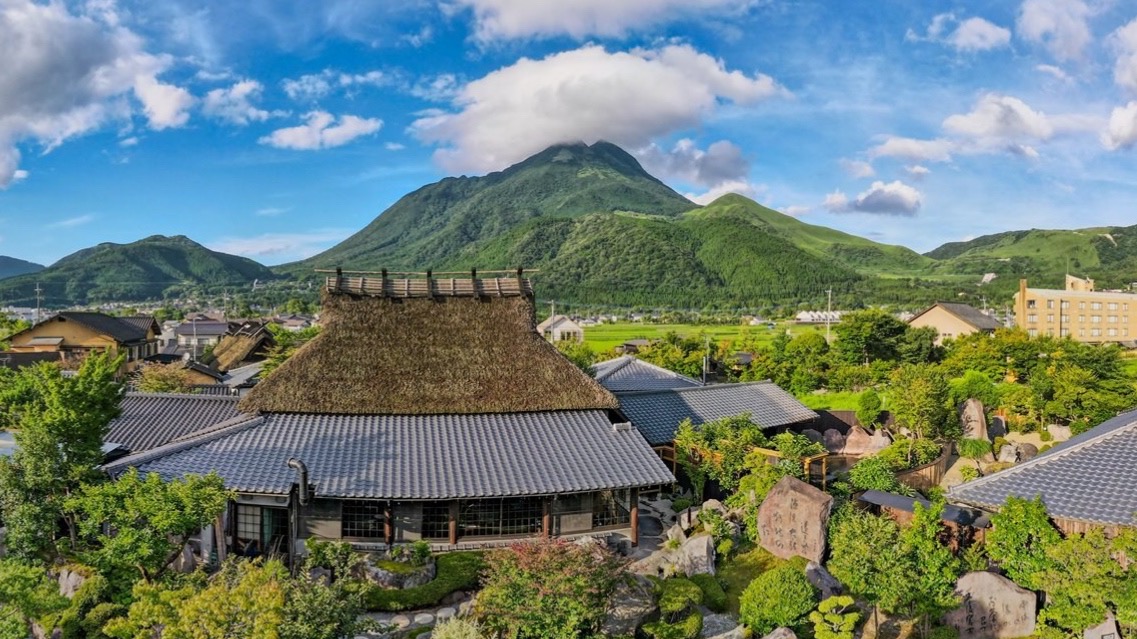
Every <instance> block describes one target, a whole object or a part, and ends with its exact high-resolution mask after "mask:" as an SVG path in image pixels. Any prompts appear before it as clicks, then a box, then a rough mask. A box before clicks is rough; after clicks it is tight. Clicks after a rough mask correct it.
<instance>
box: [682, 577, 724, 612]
mask: <svg viewBox="0 0 1137 639" xmlns="http://www.w3.org/2000/svg"><path fill="white" fill-rule="evenodd" d="M691 581H692V582H694V583H695V585H696V586H698V587H699V590H701V591H703V605H704V606H706V607H708V608H710V609H711V611H712V612H726V608H727V598H726V591H725V590H723V587H722V584H720V583H719V580H718V579H715V576H714V575H707V574H701V575H693V576H692V577H691Z"/></svg>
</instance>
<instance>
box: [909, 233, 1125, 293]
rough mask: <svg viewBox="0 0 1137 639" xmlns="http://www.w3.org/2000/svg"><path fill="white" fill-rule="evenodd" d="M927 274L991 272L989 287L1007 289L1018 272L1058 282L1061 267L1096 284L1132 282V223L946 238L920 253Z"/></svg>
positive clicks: (1038, 281)
mask: <svg viewBox="0 0 1137 639" xmlns="http://www.w3.org/2000/svg"><path fill="white" fill-rule="evenodd" d="M925 255H926V256H927V257H930V258H932V259H934V260H935V262H934V263H933V266H932V268H931V269H930V273H931V274H932V276H938V275H949V276H950V275H954V274H962V273H969V274H975V273H978V274H983V273H994V274H995V275H996V279H995V280H994V281H993V282H992V283H991V285H990V289H991V290H992V291H994V292H995V293H997V294H1009V293H1008V292H1009V291H1012V290H1015V289H1016V288H1017V286H1018V280H1019V278H1027V279H1028V280H1029V281H1030V283H1031V285H1032V286H1040V287H1059V288H1060V287H1061V286H1062V283H1063V276H1064V275H1065V274H1066V273H1071V274H1075V275H1079V276H1082V277H1092V278H1094V280H1095V281H1096V283H1097V285H1098V287H1099V288H1124V287H1127V286H1129V284H1130V283H1131V282H1137V225H1134V226H1110V227H1098V228H1086V229H1076V230H1042V229H1031V230H1029V231H1010V232H1007V233H996V234H994V235H984V236H982V237H977V238H975V239H973V240H969V241H967V242H950V243H948V244H944V245H943V246H940V247H939V248H937V249H935V250H933V251H929V252H928V253H926V254H925Z"/></svg>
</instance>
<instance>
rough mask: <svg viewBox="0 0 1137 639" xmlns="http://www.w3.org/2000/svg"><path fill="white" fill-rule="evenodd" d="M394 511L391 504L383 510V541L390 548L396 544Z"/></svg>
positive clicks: (388, 503)
mask: <svg viewBox="0 0 1137 639" xmlns="http://www.w3.org/2000/svg"><path fill="white" fill-rule="evenodd" d="M393 513H394V509H393V508H391V502H387V505H386V506H385V507H384V508H383V539H384V540H385V541H386V542H387V545H388V546H390V545H392V544H394V543H395V526H394V525H393V519H392V514H393Z"/></svg>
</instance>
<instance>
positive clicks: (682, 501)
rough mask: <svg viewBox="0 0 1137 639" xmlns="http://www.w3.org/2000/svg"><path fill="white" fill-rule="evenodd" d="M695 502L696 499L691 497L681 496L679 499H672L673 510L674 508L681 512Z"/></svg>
mask: <svg viewBox="0 0 1137 639" xmlns="http://www.w3.org/2000/svg"><path fill="white" fill-rule="evenodd" d="M694 503H695V500H694V499H691V498H690V497H679V498H677V499H672V500H671V510H674V511H675V512H677V513H681V512H683V511H684V510H687V509H688V508H690V507H691V506H692V505H693V504H694Z"/></svg>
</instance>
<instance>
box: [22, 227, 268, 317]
mask: <svg viewBox="0 0 1137 639" xmlns="http://www.w3.org/2000/svg"><path fill="white" fill-rule="evenodd" d="M272 277H273V274H272V272H271V271H269V270H268V269H267V268H265V267H264V266H261V265H260V264H258V263H256V262H254V261H253V260H250V259H247V258H243V257H237V256H235V255H227V254H225V253H218V252H216V251H211V250H209V249H207V248H205V247H204V246H202V245H200V244H198V243H197V242H194V241H193V240H191V239H189V238H187V237H185V236H182V235H178V236H174V237H166V236H162V235H154V236H152V237H148V238H146V239H143V240H139V241H137V242H133V243H131V244H112V243H109V242H108V243H104V244H99V245H98V246H93V247H91V248H87V249H83V250H81V251H77V252H75V253H72V254H71V255H68V256H67V257H64V258H63V259H61V260H59V261H58V262H56V263H55V264H52V265H51V266H49V267H47V268H45V269H43V270H42V271H39V272H38V273H34V274H29V275H21V276H19V277H13V278H9V279H6V280H2V281H0V305H2V304H17V305H18V304H29V303H34V302H35V287H36V284H37V283H38V284H39V285H40V287H41V288H42V289H43V294H44V299H45V302H46V303H47V304H48V305H73V304H90V303H94V302H101V301H110V300H115V301H139V300H147V299H162V298H163V297H170V296H177V295H183V294H188V293H193V292H205V291H216V290H219V289H221V288H223V287H226V286H231V287H248V286H250V285H251V284H252V283H253V280H255V279H261V280H265V279H270V278H272Z"/></svg>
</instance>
